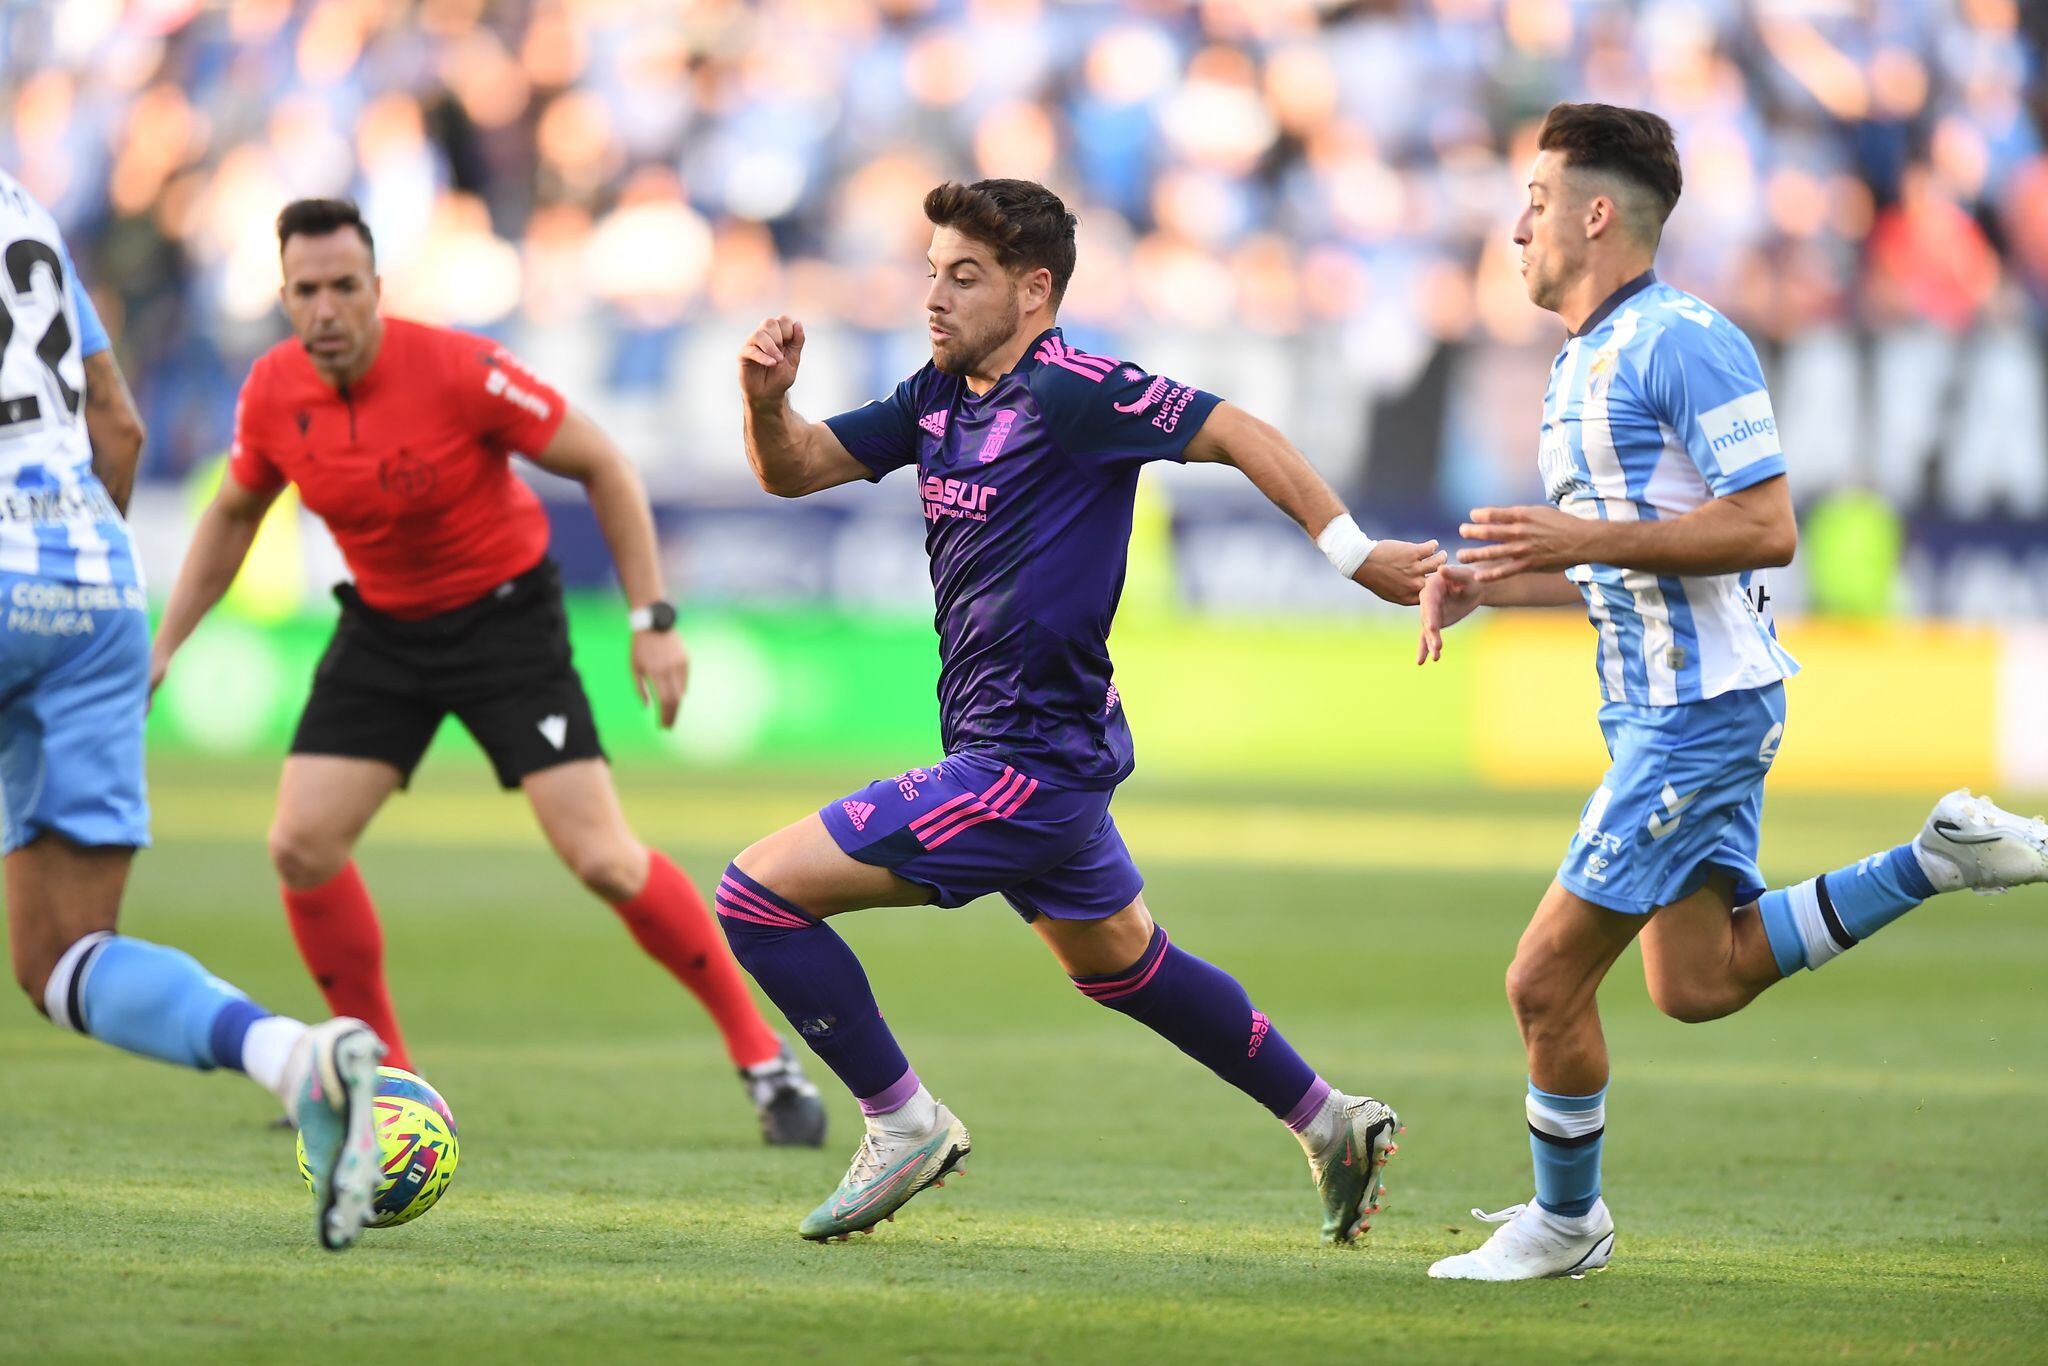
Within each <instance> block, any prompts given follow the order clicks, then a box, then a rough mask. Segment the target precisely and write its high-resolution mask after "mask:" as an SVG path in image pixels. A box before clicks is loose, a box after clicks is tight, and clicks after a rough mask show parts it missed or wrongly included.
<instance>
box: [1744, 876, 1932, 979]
mask: <svg viewBox="0 0 2048 1366" xmlns="http://www.w3.org/2000/svg"><path fill="white" fill-rule="evenodd" d="M1934 894H1935V886H1934V884H1933V883H1932V882H1929V881H1928V880H1927V872H1926V870H1925V869H1923V868H1922V867H1921V866H1920V859H1919V856H1918V855H1916V854H1915V853H1914V852H1913V846H1912V845H1911V844H1910V843H1909V844H1902V845H1900V846H1899V847H1898V848H1896V849H1887V850H1886V851H1885V852H1883V853H1881V854H1872V855H1871V856H1870V857H1869V858H1866V859H1863V860H1861V861H1859V862H1856V863H1852V864H1850V865H1849V866H1848V867H1846V868H1837V869H1835V870H1834V871H1833V872H1832V873H1823V874H1821V875H1820V876H1819V877H1817V878H1810V879H1808V880H1807V881H1805V882H1802V883H1799V884H1798V885H1796V886H1793V887H1782V888H1779V889H1778V890H1776V891H1771V892H1765V893H1764V894H1763V895H1762V896H1761V897H1759V898H1757V903H1756V906H1757V911H1758V913H1759V914H1760V915H1762V916H1763V922H1764V937H1765V938H1766V939H1768V940H1770V942H1771V956H1772V957H1773V958H1775V959H1777V961H1778V974H1779V976H1781V977H1790V976H1791V975H1792V974H1793V973H1795V972H1797V971H1799V969H1800V968H1802V967H1804V968H1818V967H1820V966H1822V965H1823V964H1825V963H1826V962H1828V961H1829V960H1830V959H1832V958H1834V957H1835V956H1836V955H1837V954H1840V953H1845V952H1847V951H1848V950H1850V949H1853V948H1855V947H1856V945H1858V944H1859V943H1861V942H1862V941H1864V940H1865V939H1868V938H1869V937H1870V936H1871V935H1873V934H1876V933H1877V932H1878V931H1879V930H1881V929H1883V928H1884V927H1885V926H1887V925H1889V924H1891V923H1892V922H1893V921H1894V920H1897V919H1898V918H1899V917H1900V916H1902V915H1904V914H1905V913H1906V912H1907V911H1910V910H1912V909H1913V908H1914V907H1915V906H1918V905H1919V904H1920V903H1921V902H1923V901H1925V900H1927V899H1928V898H1929V897H1931V896H1933V895H1934Z"/></svg>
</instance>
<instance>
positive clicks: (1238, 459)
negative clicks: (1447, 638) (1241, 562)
mask: <svg viewBox="0 0 2048 1366" xmlns="http://www.w3.org/2000/svg"><path fill="white" fill-rule="evenodd" d="M1186 458H1187V459H1188V460H1189V461H1190V462H1193V461H1208V462H1213V463H1216V464H1223V465H1235V466H1236V467H1237V468H1238V469H1240V470H1243V471H1244V475H1245V477H1246V478H1247V479H1249V480H1251V481H1252V484H1253V486H1254V487H1256V488H1257V489H1258V491H1259V492H1261V493H1263V494H1265V495H1266V497H1267V498H1268V499H1270V500H1271V501H1272V504H1273V506H1275V507H1277V508H1279V509H1280V510H1281V511H1282V512H1284V513H1286V514H1287V515H1288V516H1289V517H1292V518H1293V519H1294V521H1295V524H1296V525H1297V526H1299V527H1300V528H1301V529H1302V530H1303V531H1305V532H1307V533H1308V535H1309V537H1310V538H1311V539H1313V540H1314V541H1315V542H1316V545H1317V547H1318V548H1320V549H1321V550H1323V552H1324V553H1325V554H1326V555H1330V556H1331V559H1332V562H1333V563H1336V564H1337V566H1338V568H1339V569H1343V568H1345V564H1346V563H1347V561H1344V560H1342V559H1341V558H1340V557H1341V556H1342V555H1343V547H1342V546H1341V545H1336V544H1335V543H1336V542H1338V541H1339V540H1340V539H1343V538H1341V537H1339V536H1337V535H1335V534H1333V533H1335V532H1339V531H1348V532H1349V533H1350V537H1351V538H1355V539H1354V544H1358V545H1367V546H1370V549H1369V550H1368V551H1367V553H1366V554H1365V557H1364V559H1363V560H1362V561H1359V562H1357V563H1356V564H1355V565H1354V566H1353V567H1352V568H1351V572H1350V577H1351V580H1352V582H1354V583H1357V584H1360V585H1363V586H1364V587H1366V588H1369V589H1371V590H1372V591H1373V592H1374V593H1376V594H1377V595H1379V596H1380V597H1382V598H1385V599H1386V600H1387V601H1388V602H1395V603H1400V604H1401V605H1402V606H1404V607H1413V606H1414V605H1415V603H1416V601H1417V600H1418V599H1419V598H1420V596H1421V593H1422V586H1423V584H1424V582H1425V581H1427V580H1428V578H1429V576H1430V575H1431V574H1433V573H1435V572H1436V570H1437V569H1438V568H1440V567H1441V566H1442V565H1443V563H1444V556H1443V553H1442V552H1441V551H1439V550H1438V549H1437V548H1436V542H1435V541H1424V542H1423V543H1421V544H1420V545H1418V544H1416V543H1415V542H1413V541H1377V542H1369V541H1367V540H1366V539H1365V535H1364V533H1363V532H1360V531H1359V530H1358V529H1357V527H1356V526H1355V525H1353V524H1352V523H1351V520H1350V516H1351V515H1350V514H1349V513H1348V512H1346V511H1345V510H1344V502H1343V500H1342V499H1340V498H1339V497H1337V493H1336V490H1334V489H1332V488H1331V487H1330V486H1329V484H1327V483H1326V482H1324V480H1323V476H1322V475H1320V474H1318V473H1316V468H1315V466H1314V465H1311V464H1310V463H1309V462H1308V457H1307V456H1305V455H1303V454H1302V453H1301V452H1300V451H1298V450H1296V449H1295V448H1294V444H1293V443H1292V442H1290V441H1289V440H1288V439H1287V438H1286V437H1285V436H1282V435H1281V434H1280V432H1279V430H1278V429H1277V428H1275V427H1273V426H1272V425H1271V424H1270V423H1266V422H1261V421H1260V420H1259V419H1258V418H1255V417H1253V416H1252V415H1251V414H1250V413H1248V412H1246V411H1245V410H1244V409H1242V408H1239V407H1237V406H1235V405H1233V404H1229V403H1219V404H1217V405H1216V407H1215V409H1214V410H1213V411H1212V412H1210V414H1209V417H1208V420H1207V421H1205V422H1204V423H1203V424H1202V429H1201V430H1200V431H1199V432H1197V433H1195V436H1194V438H1193V439H1192V440H1191V441H1189V442H1188V447H1187V452H1186ZM1340 521H1341V525H1340ZM1333 548H1334V553H1333ZM1353 558H1354V559H1355V556H1354V557H1353Z"/></svg>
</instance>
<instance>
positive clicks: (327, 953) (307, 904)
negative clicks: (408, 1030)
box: [283, 859, 412, 1072]
mask: <svg viewBox="0 0 2048 1366" xmlns="http://www.w3.org/2000/svg"><path fill="white" fill-rule="evenodd" d="M283 891H284V912H285V918H286V919H288V920H289V921H291V925H292V938H294V939H296V940H298V941H299V957H301V958H303V959H305V960H306V969H307V971H309V972H311V973H312V974H313V980H314V981H315V982H317V983H319V984H320V994H321V995H322V996H325V997H326V998H327V1008H328V1009H329V1010H332V1011H333V1012H334V1013H335V1014H337V1015H353V1016H355V1017H356V1018H357V1019H358V1020H361V1021H362V1022H363V1023H364V1024H366V1025H368V1026H369V1027H370V1028H372V1029H374V1030H376V1031H377V1035H378V1037H379V1038H381V1039H383V1040H384V1043H385V1046H386V1047H387V1048H389V1049H390V1050H391V1051H390V1052H389V1053H387V1054H386V1055H385V1057H384V1062H385V1065H386V1066H389V1067H402V1068H404V1069H405V1070H406V1071H408V1072H409V1071H411V1070H412V1061H411V1060H410V1059H409V1058H407V1057H406V1053H405V1040H404V1039H403V1038H401V1037H400V1036H399V1033H398V1015H397V1012H395V1011H393V1010H392V1008H391V993H390V992H389V991H387V990H386V989H385V987H384V928H383V926H381V925H379V924H378V923H377V908H376V907H375V906H373V905H371V904H370V893H369V889H368V888H366V887H364V886H363V876H362V874H361V873H358V872H357V871H356V865H355V860H353V859H351V860H349V862H348V863H347V864H345V865H344V866H343V867H342V870H341V871H340V872H338V873H336V874H335V875H334V876H333V877H331V878H329V879H328V880H327V881H326V882H323V883H321V884H320V885H319V886H318V887H314V888H312V889H311V890H308V891H303V892H296V891H293V890H292V889H291V888H289V887H286V888H284V889H283Z"/></svg>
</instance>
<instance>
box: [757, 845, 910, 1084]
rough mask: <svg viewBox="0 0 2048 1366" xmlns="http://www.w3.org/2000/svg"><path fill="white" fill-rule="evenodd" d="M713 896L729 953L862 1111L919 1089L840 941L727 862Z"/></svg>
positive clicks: (864, 980)
mask: <svg viewBox="0 0 2048 1366" xmlns="http://www.w3.org/2000/svg"><path fill="white" fill-rule="evenodd" d="M717 901H718V923H719V926H720V927H721V928H722V929H724V931H725V940H726V943H728V944H730V945H732V956H733V957H734V958H736V959H738V960H739V964H740V966H741V967H743V968H745V969H746V970H747V971H748V973H750V974H751V975H752V976H753V979H754V980H755V981H756V982H758V983H760V984H761V990H763V991H765V992H767V993H768V999H769V1000H771V1001H773V1002H775V1004H776V1006H777V1008H779V1009H780V1010H781V1011H782V1013H783V1015H784V1016H786V1017H787V1018H788V1020H789V1023H790V1024H791V1026H792V1027H794V1028H795V1030H796V1032H797V1033H799V1034H801V1035H803V1037H804V1042H805V1043H808V1044H809V1045H810V1046H811V1051H812V1052H814V1053H816V1054H817V1055H818V1056H819V1057H820V1058H823V1059H824V1060H825V1065H826V1066H827V1067H829V1068H831V1069H832V1071H833V1072H834V1073H835V1074H837V1076H838V1077H839V1080H841V1081H842V1082H844V1083H846V1089H847V1090H849V1091H851V1092H853V1094H854V1095H855V1096H857V1097H858V1098H859V1099H860V1108H861V1111H862V1113H864V1114H870V1115H876V1114H885V1113H887V1112H888V1111H890V1110H894V1109H896V1108H898V1107H899V1106H901V1105H902V1104H903V1102H904V1101H906V1100H908V1099H909V1098H910V1097H911V1096H912V1095H914V1094H916V1092H917V1074H916V1073H915V1072H913V1071H911V1070H910V1063H909V1061H908V1060H907V1059H905V1058H904V1056H903V1050H902V1049H901V1048H898V1047H897V1046H896V1038H895V1036H894V1035H893V1034H891V1033H890V1032H889V1026H888V1025H886V1024H884V1023H883V1022H882V1012H881V1010H880V1009H879V1008H877V1007H876V1005H875V993H874V992H873V990H871V989H870V988H869V986H868V975H867V974H866V973H865V972H863V971H861V966H860V960H859V959H858V958H855V957H854V956H853V950H852V949H849V948H847V947H846V941H845V940H843V939H841V938H840V937H839V936H838V935H836V934H834V933H833V932H832V931H831V929H830V928H829V927H827V926H826V924H825V922H824V921H822V920H818V919H816V918H814V917H813V916H811V915H810V913H809V912H807V911H805V910H804V909H803V908H802V907H800V906H797V905H796V904H794V903H793V902H789V901H785V900H784V899H783V898H781V897H779V896H777V895H776V894H775V893H774V892H771V891H769V890H768V889H767V888H766V887H764V886H762V885H761V884H760V883H758V882H756V881H754V879H752V878H750V877H748V876H747V875H746V874H745V873H743V872H741V871H740V870H739V866H738V865H737V864H732V865H728V866H727V868H726V870H725V877H724V878H723V879H721V880H720V882H719V884H718V895H717Z"/></svg>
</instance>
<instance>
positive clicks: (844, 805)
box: [839, 801, 875, 831]
mask: <svg viewBox="0 0 2048 1366" xmlns="http://www.w3.org/2000/svg"><path fill="white" fill-rule="evenodd" d="M839 809H840V810H842V811H844V812H845V813H846V819H848V820H850V821H852V822H853V828H854V829H856V830H860V831H865V830H866V829H867V828H868V817H870V816H872V815H874V814H875V804H874V803H873V802H856V801H844V802H841V803H839Z"/></svg>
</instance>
